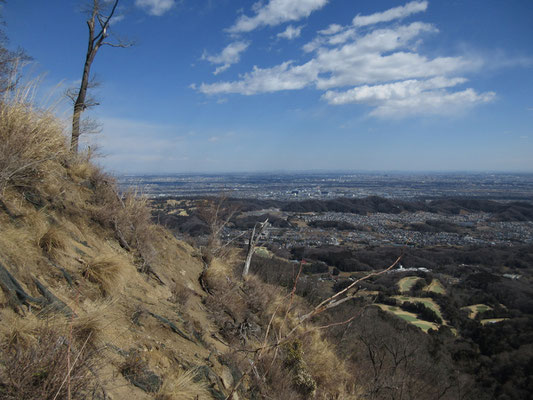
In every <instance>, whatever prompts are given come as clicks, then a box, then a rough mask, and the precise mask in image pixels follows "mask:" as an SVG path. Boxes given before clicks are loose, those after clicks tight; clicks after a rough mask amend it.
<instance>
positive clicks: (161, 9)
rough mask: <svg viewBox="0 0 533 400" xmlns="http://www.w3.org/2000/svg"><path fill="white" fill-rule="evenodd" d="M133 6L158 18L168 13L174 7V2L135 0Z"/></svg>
mask: <svg viewBox="0 0 533 400" xmlns="http://www.w3.org/2000/svg"><path fill="white" fill-rule="evenodd" d="M135 5H136V6H137V7H140V8H142V9H145V10H146V11H147V12H148V14H150V15H154V16H157V17H160V16H161V15H163V14H165V13H166V12H167V11H170V10H171V9H172V8H173V7H174V6H175V5H176V1H175V0H135Z"/></svg>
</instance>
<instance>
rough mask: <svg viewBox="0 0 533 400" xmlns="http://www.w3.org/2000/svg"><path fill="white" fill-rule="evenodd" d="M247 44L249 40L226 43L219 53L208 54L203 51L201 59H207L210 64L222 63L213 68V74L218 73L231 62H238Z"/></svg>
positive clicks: (225, 68)
mask: <svg viewBox="0 0 533 400" xmlns="http://www.w3.org/2000/svg"><path fill="white" fill-rule="evenodd" d="M249 45H250V43H249V42H244V41H237V42H233V43H230V44H229V45H227V46H226V47H225V48H224V50H222V51H221V52H220V53H219V54H216V55H209V54H207V53H204V55H203V56H202V60H207V61H209V62H210V63H212V64H222V65H220V66H219V67H217V68H216V69H215V72H214V74H215V75H218V74H219V73H221V72H223V71H225V70H227V69H228V68H229V67H230V66H231V65H232V64H236V63H238V62H239V61H240V59H241V53H242V52H243V51H245V50H246V49H247V48H248V46H249Z"/></svg>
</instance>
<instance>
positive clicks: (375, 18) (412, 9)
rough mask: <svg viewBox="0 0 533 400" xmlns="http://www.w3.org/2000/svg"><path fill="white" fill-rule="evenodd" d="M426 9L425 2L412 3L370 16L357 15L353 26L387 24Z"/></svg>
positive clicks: (426, 4) (426, 3)
mask: <svg viewBox="0 0 533 400" xmlns="http://www.w3.org/2000/svg"><path fill="white" fill-rule="evenodd" d="M427 7H428V2H427V1H412V2H410V3H407V4H406V5H404V6H400V7H394V8H391V9H389V10H387V11H384V12H380V13H375V14H370V15H359V14H357V15H356V16H355V18H354V19H353V25H354V26H356V27H359V26H367V25H374V24H377V23H380V22H389V21H393V20H395V19H402V18H406V17H408V16H410V15H412V14H415V13H419V12H422V11H426V9H427Z"/></svg>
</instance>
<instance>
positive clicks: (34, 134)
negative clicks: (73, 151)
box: [0, 93, 69, 197]
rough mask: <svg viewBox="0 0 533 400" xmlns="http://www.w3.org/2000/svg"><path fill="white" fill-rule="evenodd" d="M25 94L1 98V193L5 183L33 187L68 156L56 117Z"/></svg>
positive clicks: (61, 128)
mask: <svg viewBox="0 0 533 400" xmlns="http://www.w3.org/2000/svg"><path fill="white" fill-rule="evenodd" d="M26 97H27V96H26V94H25V93H18V94H16V95H14V96H12V97H10V98H8V97H4V98H3V99H1V100H0V197H1V196H3V193H4V191H5V190H6V188H8V187H13V188H16V189H18V190H24V189H28V188H30V189H35V188H36V187H38V186H39V185H40V182H41V181H42V180H43V179H45V178H46V177H47V176H49V175H50V174H53V173H55V171H57V169H58V168H59V169H62V168H61V166H60V162H62V161H63V160H65V159H66V158H67V157H68V153H69V152H68V147H67V140H66V136H65V134H64V129H63V126H62V124H61V122H60V121H59V119H58V118H57V117H56V116H54V115H53V113H52V111H51V110H39V109H36V108H35V107H34V106H33V105H32V104H31V102H30V101H27V98H26Z"/></svg>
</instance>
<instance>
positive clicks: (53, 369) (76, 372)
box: [0, 328, 97, 400]
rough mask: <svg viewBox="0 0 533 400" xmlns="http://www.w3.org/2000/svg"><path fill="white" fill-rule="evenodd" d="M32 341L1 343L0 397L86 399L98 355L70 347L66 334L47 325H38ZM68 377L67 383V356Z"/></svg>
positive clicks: (50, 399)
mask: <svg viewBox="0 0 533 400" xmlns="http://www.w3.org/2000/svg"><path fill="white" fill-rule="evenodd" d="M35 339H36V341H35V343H32V344H28V345H26V346H21V345H20V343H15V342H10V341H3V342H1V343H0V348H1V350H2V351H1V354H0V360H1V361H0V364H1V365H2V368H0V397H1V398H2V399H6V400H19V399H25V400H42V399H46V400H53V399H65V398H67V392H68V391H69V392H70V398H71V399H87V398H89V395H90V393H91V391H92V390H93V389H94V388H95V387H96V382H95V380H94V376H93V375H92V373H91V370H95V366H96V364H97V357H96V354H95V352H94V351H92V350H89V349H87V347H83V346H82V347H80V348H79V349H70V350H71V354H70V355H69V347H68V345H67V343H66V339H65V337H63V336H61V335H60V334H59V333H58V332H57V331H54V330H52V329H50V328H41V329H40V330H39V332H38V333H37V336H36V338H35ZM69 357H70V367H71V369H70V380H69V384H66V383H65V382H66V376H67V373H68V365H69V361H68V358H69Z"/></svg>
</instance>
